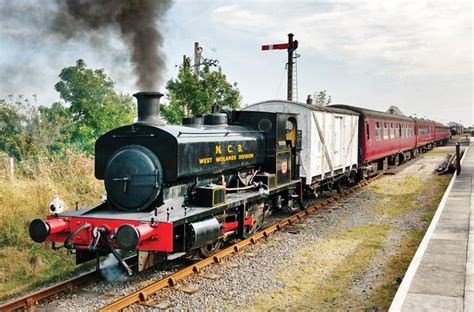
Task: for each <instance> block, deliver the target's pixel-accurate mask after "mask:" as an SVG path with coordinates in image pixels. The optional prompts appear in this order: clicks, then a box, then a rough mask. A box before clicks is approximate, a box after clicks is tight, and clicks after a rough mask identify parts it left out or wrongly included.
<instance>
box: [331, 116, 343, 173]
mask: <svg viewBox="0 0 474 312" xmlns="http://www.w3.org/2000/svg"><path fill="white" fill-rule="evenodd" d="M343 125H344V124H343V122H342V117H340V116H335V118H334V128H333V130H334V131H333V141H332V142H333V148H334V160H333V167H334V168H337V167H339V166H341V157H342V155H341V154H342V135H343V131H344V129H343Z"/></svg>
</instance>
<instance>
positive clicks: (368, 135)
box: [365, 123, 370, 141]
mask: <svg viewBox="0 0 474 312" xmlns="http://www.w3.org/2000/svg"><path fill="white" fill-rule="evenodd" d="M365 130H366V132H367V141H368V140H370V131H369V124H367V123H366V124H365Z"/></svg>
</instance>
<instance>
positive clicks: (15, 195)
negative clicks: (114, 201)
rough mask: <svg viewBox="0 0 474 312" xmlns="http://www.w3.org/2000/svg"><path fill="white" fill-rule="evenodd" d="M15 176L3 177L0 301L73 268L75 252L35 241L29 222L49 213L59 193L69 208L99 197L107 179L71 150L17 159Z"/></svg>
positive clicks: (0, 182)
mask: <svg viewBox="0 0 474 312" xmlns="http://www.w3.org/2000/svg"><path fill="white" fill-rule="evenodd" d="M16 173H17V176H16V178H15V179H8V178H2V179H1V180H0V282H1V285H0V294H1V295H0V300H3V299H5V298H7V297H9V296H11V295H14V294H15V293H17V292H19V291H23V290H25V289H27V288H29V287H32V286H35V285H38V284H40V283H43V282H45V281H48V280H50V279H51V278H55V277H58V276H61V275H64V274H65V273H67V272H70V271H72V270H73V269H74V267H75V265H74V260H75V259H74V257H73V256H70V255H66V254H65V253H64V251H62V252H59V251H52V250H51V249H50V246H49V245H48V244H46V243H44V244H36V243H34V242H33V241H32V240H31V239H30V237H29V234H28V226H29V223H30V222H31V220H33V219H35V218H44V217H45V216H46V215H48V206H49V202H50V201H51V199H52V198H53V196H54V195H56V194H59V195H60V196H61V198H62V199H63V200H64V201H65V202H66V204H67V205H68V207H69V209H74V206H75V202H76V201H77V202H78V203H79V205H80V206H82V207H83V206H88V205H93V204H96V203H97V202H98V197H99V195H100V194H101V193H102V192H103V186H102V183H101V182H100V181H98V180H96V179H95V177H94V161H93V159H92V158H90V157H88V156H85V155H83V154H81V153H75V152H73V151H69V152H67V153H65V154H64V155H62V156H61V157H56V158H55V159H47V158H40V159H37V160H34V161H33V160H32V161H25V162H21V163H19V164H18V167H17V168H16Z"/></svg>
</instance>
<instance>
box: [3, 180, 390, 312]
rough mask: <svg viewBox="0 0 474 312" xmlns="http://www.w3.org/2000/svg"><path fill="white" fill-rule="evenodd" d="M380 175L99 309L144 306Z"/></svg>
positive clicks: (31, 299) (38, 297)
mask: <svg viewBox="0 0 474 312" xmlns="http://www.w3.org/2000/svg"><path fill="white" fill-rule="evenodd" d="M381 176H382V175H378V176H376V177H374V178H372V179H370V180H365V181H361V182H360V183H359V184H357V185H356V186H354V187H351V188H348V189H346V190H345V191H343V192H341V193H338V194H335V195H333V196H331V197H329V198H327V199H324V200H322V201H320V202H317V203H315V204H314V205H311V206H310V207H308V208H306V209H304V210H300V211H298V212H296V213H294V214H292V215H290V216H288V217H286V218H284V219H282V220H279V221H278V222H276V223H274V224H272V225H270V226H268V227H266V228H265V229H264V230H261V231H259V232H257V233H255V234H254V235H252V236H251V237H249V238H247V239H244V240H241V241H239V242H237V243H235V244H233V245H231V246H229V247H227V248H225V249H223V250H221V251H219V252H218V253H216V254H214V255H213V256H211V257H208V258H205V259H203V260H200V261H198V262H196V263H193V264H191V265H189V266H186V267H184V268H183V269H180V270H179V271H177V272H175V273H173V274H171V275H169V276H167V277H165V278H163V279H161V280H159V281H156V282H153V283H152V284H150V285H148V286H146V287H144V288H142V289H139V290H138V291H136V292H133V293H131V294H129V295H126V296H123V297H122V298H120V299H118V300H116V301H114V302H112V303H111V304H109V305H107V306H104V307H102V308H101V309H100V311H116V310H121V309H124V308H126V307H128V306H130V305H132V304H137V303H138V304H144V305H146V304H147V303H148V302H149V301H150V298H152V296H153V295H154V294H156V293H157V292H159V291H160V290H162V289H164V288H166V287H175V286H176V285H177V284H178V282H179V281H180V280H183V279H184V278H186V277H189V276H191V275H193V274H198V273H200V272H202V271H203V269H204V268H206V267H208V266H210V265H212V264H219V263H221V261H222V260H223V259H224V258H226V257H228V256H230V255H232V254H236V253H239V252H240V251H241V250H242V249H244V248H245V247H247V246H249V245H254V244H256V243H257V242H258V241H259V240H261V239H264V238H265V239H266V238H268V237H270V236H271V235H272V234H273V233H275V232H277V231H280V230H282V229H284V228H285V227H286V226H288V225H293V224H296V223H298V222H299V221H300V220H302V219H304V218H305V217H307V216H309V215H312V214H314V213H315V212H316V211H317V210H318V209H320V208H323V207H325V206H327V205H329V204H331V203H333V202H335V201H337V200H338V199H340V198H342V197H344V196H346V195H348V194H351V193H353V192H355V191H356V190H357V189H359V188H361V187H364V186H366V185H367V184H369V183H370V182H371V181H373V180H375V179H378V178H380V177H381ZM135 260H136V259H135V257H131V258H128V259H126V261H127V262H128V263H129V264H130V265H133V263H134V261H135ZM100 278H101V274H100V271H89V272H86V273H82V274H81V275H79V276H77V277H73V278H70V279H68V280H65V281H62V282H59V283H57V284H54V285H52V286H49V287H46V288H44V289H40V290H38V291H35V292H33V293H31V294H27V295H24V296H22V297H20V298H16V299H14V300H11V301H8V302H6V303H4V304H2V305H0V311H15V310H19V309H27V308H32V307H34V306H35V305H37V304H38V303H39V302H40V301H42V300H45V299H47V298H50V297H52V296H53V295H56V294H59V293H61V292H68V291H73V290H74V289H76V288H78V287H79V286H83V285H86V284H88V283H91V282H93V281H95V280H97V279H100Z"/></svg>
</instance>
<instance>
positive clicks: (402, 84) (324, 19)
mask: <svg viewBox="0 0 474 312" xmlns="http://www.w3.org/2000/svg"><path fill="white" fill-rule="evenodd" d="M57 10H58V6H57V4H56V1H53V0H43V1H35V0H16V1H9V0H0V81H1V83H0V99H2V98H6V97H8V95H14V96H16V95H18V94H22V95H25V96H27V97H32V95H33V94H36V95H37V103H38V105H50V104H51V103H53V102H54V101H58V100H59V95H58V93H57V92H56V91H55V90H54V84H55V83H56V82H58V81H59V78H58V75H59V73H60V71H61V69H62V68H64V67H67V66H72V65H74V63H75V61H76V60H77V59H79V58H82V59H84V60H85V62H86V63H87V65H88V66H89V67H92V68H103V69H104V70H105V72H106V73H107V74H108V75H109V76H110V77H111V78H112V80H114V81H115V82H116V88H117V90H119V91H120V92H124V93H130V94H132V93H134V92H136V91H137V89H136V87H135V78H136V77H135V76H134V75H133V71H132V65H131V63H130V61H129V51H128V49H127V47H126V46H125V45H124V44H123V42H122V41H121V38H120V36H119V34H118V33H117V32H114V31H113V30H110V31H109V32H108V33H107V36H106V37H105V38H106V39H105V40H104V36H102V37H100V36H96V35H95V34H94V33H90V34H86V35H84V36H81V37H80V38H72V39H69V40H66V39H64V38H58V37H57V36H55V35H53V34H51V31H50V27H51V24H52V22H53V18H54V15H55V14H56V12H57ZM473 10H474V8H473V5H472V2H471V1H458V0H452V1H425V0H416V1H378V0H373V1H298V0H297V1H280V0H272V1H270V0H253V1H250V0H247V1H197V0H195V1H191V0H187V1H185V0H180V1H175V2H174V3H173V5H172V6H171V8H170V9H169V10H168V11H167V12H166V14H165V15H164V17H163V18H162V19H160V20H157V21H156V27H157V28H158V29H159V30H160V32H161V33H162V35H163V36H164V44H163V47H162V49H161V53H163V54H164V56H165V57H166V60H167V62H166V63H167V67H166V68H165V69H163V70H164V78H165V81H166V80H169V79H172V78H175V77H176V75H177V73H178V66H179V65H180V64H181V62H182V58H183V54H185V55H188V56H192V54H193V47H194V42H196V41H197V42H199V43H200V45H201V46H202V47H203V57H205V58H210V59H218V60H219V64H220V66H221V67H222V70H223V72H224V73H225V74H226V75H227V78H228V80H229V81H230V82H236V83H237V85H238V88H239V89H240V92H241V95H242V104H243V105H247V104H251V103H255V102H258V101H263V100H269V99H285V98H286V73H285V64H286V61H287V54H286V51H284V50H274V51H265V52H263V51H261V45H262V44H273V43H284V42H286V41H287V34H288V33H290V32H292V33H294V35H295V39H297V40H298V41H299V47H298V49H297V53H298V54H299V55H300V57H299V58H298V59H297V80H298V100H299V101H302V102H304V101H305V99H306V96H307V95H308V94H313V93H314V92H315V91H321V90H327V92H328V94H330V95H331V97H332V102H333V103H344V104H349V105H354V106H360V107H365V108H371V109H376V110H382V111H386V110H387V109H388V107H389V106H391V105H395V106H397V107H399V108H400V110H401V111H402V112H403V113H405V114H406V115H415V116H417V117H426V118H429V119H433V120H437V121H440V122H444V123H446V122H449V121H456V122H461V123H463V124H465V125H472V124H474V107H473V106H474V101H473V68H474V65H473V31H472V26H473V19H472V16H473ZM157 91H162V92H164V91H165V88H164V85H161V86H157Z"/></svg>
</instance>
